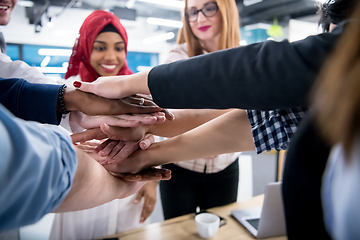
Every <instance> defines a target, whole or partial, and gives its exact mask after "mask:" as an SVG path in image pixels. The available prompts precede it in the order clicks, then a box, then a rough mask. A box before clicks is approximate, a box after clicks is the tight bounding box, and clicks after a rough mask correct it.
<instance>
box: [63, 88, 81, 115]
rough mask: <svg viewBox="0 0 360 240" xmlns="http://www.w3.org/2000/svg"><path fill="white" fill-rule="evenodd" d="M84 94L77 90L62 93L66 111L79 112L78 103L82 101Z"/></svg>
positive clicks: (67, 90)
mask: <svg viewBox="0 0 360 240" xmlns="http://www.w3.org/2000/svg"><path fill="white" fill-rule="evenodd" d="M83 94H84V93H83V92H81V91H79V90H77V89H66V90H65V92H64V103H65V109H66V111H69V112H71V111H80V104H79V103H80V102H81V101H83V99H82V95H83Z"/></svg>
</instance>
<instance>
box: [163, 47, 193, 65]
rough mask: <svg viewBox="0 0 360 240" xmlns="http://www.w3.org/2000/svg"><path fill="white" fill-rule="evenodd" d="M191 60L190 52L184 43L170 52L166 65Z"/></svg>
mask: <svg viewBox="0 0 360 240" xmlns="http://www.w3.org/2000/svg"><path fill="white" fill-rule="evenodd" d="M187 58H189V54H188V50H187V44H186V43H182V44H178V45H176V46H175V47H174V48H173V49H171V50H170V52H169V54H168V56H167V58H166V60H165V63H170V62H174V61H177V60H181V59H187Z"/></svg>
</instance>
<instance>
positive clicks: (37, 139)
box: [0, 105, 170, 231]
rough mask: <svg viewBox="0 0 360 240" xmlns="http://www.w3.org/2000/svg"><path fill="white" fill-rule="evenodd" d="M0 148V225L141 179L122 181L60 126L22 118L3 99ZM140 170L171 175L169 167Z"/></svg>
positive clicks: (118, 194) (97, 198)
mask: <svg viewBox="0 0 360 240" xmlns="http://www.w3.org/2000/svg"><path fill="white" fill-rule="evenodd" d="M0 152H1V154H2V157H1V161H0V206H1V208H0V231H2V230H8V229H12V228H17V227H20V226H24V225H28V224H31V223H34V222H36V221H38V220H39V219H40V218H41V217H43V216H44V215H45V214H47V213H49V212H52V211H54V210H55V209H56V211H57V212H64V211H75V210H82V209H87V208H92V207H95V206H98V205H101V204H103V203H106V202H109V201H111V200H113V199H115V198H125V197H127V196H129V195H131V194H133V193H135V192H136V191H137V190H138V189H139V188H140V187H141V186H142V185H143V184H144V182H143V183H139V182H137V181H129V182H127V181H123V180H121V179H120V178H117V177H115V176H113V175H112V174H110V173H108V172H107V171H106V170H105V169H104V168H103V167H102V166H101V165H100V164H99V163H97V162H96V161H95V160H94V159H91V158H90V156H89V155H87V154H85V153H83V152H82V151H81V150H79V149H75V150H74V148H73V146H72V143H71V139H70V136H69V135H68V133H67V132H65V131H64V130H63V129H61V128H60V127H58V126H50V125H41V124H39V123H35V122H26V121H23V120H21V119H18V118H16V117H14V116H13V115H11V114H10V113H9V112H8V111H7V110H6V109H5V108H4V107H3V106H2V105H0ZM144 174H145V175H144V176H145V177H147V179H150V180H151V179H153V180H160V179H162V177H164V178H163V179H169V178H170V175H169V174H170V173H169V172H168V171H165V172H162V171H153V173H151V170H150V173H149V174H146V173H144ZM135 178H136V179H137V178H138V177H137V176H136V177H135ZM130 179H132V177H131V176H130Z"/></svg>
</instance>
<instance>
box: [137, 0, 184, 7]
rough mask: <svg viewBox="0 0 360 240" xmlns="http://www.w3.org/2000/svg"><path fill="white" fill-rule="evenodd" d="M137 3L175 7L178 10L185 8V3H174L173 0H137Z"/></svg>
mask: <svg viewBox="0 0 360 240" xmlns="http://www.w3.org/2000/svg"><path fill="white" fill-rule="evenodd" d="M137 1H139V2H147V3H153V4H158V5H163V6H168V7H175V8H179V9H184V7H185V2H183V1H175V0H137Z"/></svg>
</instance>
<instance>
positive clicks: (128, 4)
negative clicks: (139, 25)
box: [125, 0, 136, 8]
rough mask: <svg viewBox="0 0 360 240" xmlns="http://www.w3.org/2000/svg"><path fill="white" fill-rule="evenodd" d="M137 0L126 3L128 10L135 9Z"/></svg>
mask: <svg viewBox="0 0 360 240" xmlns="http://www.w3.org/2000/svg"><path fill="white" fill-rule="evenodd" d="M135 1H136V0H129V1H127V2H126V4H125V6H126V7H127V8H133V7H134V4H135Z"/></svg>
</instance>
